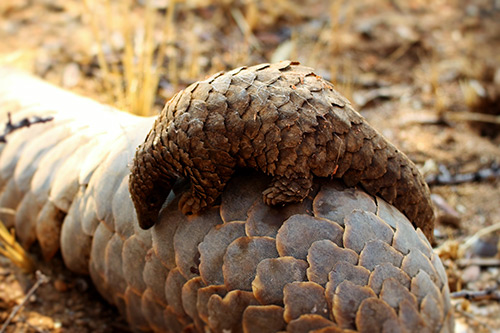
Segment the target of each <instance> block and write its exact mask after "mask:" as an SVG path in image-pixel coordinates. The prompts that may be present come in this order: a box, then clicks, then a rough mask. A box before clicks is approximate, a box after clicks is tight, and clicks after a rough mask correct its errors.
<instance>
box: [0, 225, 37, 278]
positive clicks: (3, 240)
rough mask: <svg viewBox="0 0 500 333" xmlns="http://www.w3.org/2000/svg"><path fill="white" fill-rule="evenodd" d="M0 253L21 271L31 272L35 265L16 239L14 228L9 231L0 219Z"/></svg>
mask: <svg viewBox="0 0 500 333" xmlns="http://www.w3.org/2000/svg"><path fill="white" fill-rule="evenodd" d="M0 255H3V256H4V257H6V258H8V259H9V260H10V261H11V262H12V263H13V264H14V265H16V266H17V267H19V268H20V269H21V270H22V271H23V272H26V273H29V272H33V270H34V268H35V265H34V263H33V261H32V260H31V258H30V256H29V254H28V253H27V252H26V251H25V250H24V249H23V247H22V246H21V245H20V244H19V243H18V242H17V241H16V236H15V233H14V229H12V230H11V231H10V232H9V230H7V228H6V227H5V225H4V224H3V222H1V221H0Z"/></svg>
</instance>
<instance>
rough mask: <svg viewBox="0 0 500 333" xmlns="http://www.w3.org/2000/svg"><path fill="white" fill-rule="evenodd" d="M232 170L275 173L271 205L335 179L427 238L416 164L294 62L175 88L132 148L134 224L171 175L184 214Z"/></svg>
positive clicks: (428, 210)
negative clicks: (389, 207) (387, 207)
mask: <svg viewBox="0 0 500 333" xmlns="http://www.w3.org/2000/svg"><path fill="white" fill-rule="evenodd" d="M236 167H250V168H255V169H258V170H261V171H263V172H264V173H266V174H268V175H271V176H273V179H272V181H271V184H269V187H268V188H267V189H266V190H264V191H263V200H264V201H265V202H266V203H267V204H269V205H282V204H286V203H293V202H299V201H302V200H303V199H304V198H305V197H306V196H307V195H308V193H309V191H310V190H311V186H312V184H313V177H314V176H316V177H336V178H342V180H343V181H344V183H345V184H346V185H347V186H361V187H363V188H364V189H365V190H366V191H367V192H369V193H370V194H372V195H378V196H380V197H382V198H384V199H385V200H386V201H387V202H389V203H391V204H393V205H394V206H396V207H397V208H398V209H399V210H401V211H402V212H403V213H404V214H405V215H406V216H407V217H408V218H409V219H410V220H411V221H412V222H413V224H414V226H415V227H420V228H421V229H422V230H423V232H424V233H425V234H426V236H427V237H429V238H432V230H433V223H434V221H433V217H434V214H433V209H432V204H431V201H430V197H429V189H428V187H427V185H426V183H425V182H424V180H423V178H422V176H421V175H420V174H419V172H418V171H417V168H416V167H415V165H414V164H413V163H412V162H411V161H410V160H409V159H408V157H407V156H406V155H404V154H403V153H402V152H400V151H398V149H396V148H395V147H394V146H393V145H392V144H390V143H389V142H387V140H386V139H384V137H383V136H382V135H381V134H379V133H378V132H377V131H376V130H375V129H373V128H372V127H370V125H369V124H368V123H367V122H366V120H365V119H364V118H363V117H362V116H361V115H360V114H359V113H358V112H356V111H355V110H354V109H353V108H352V106H351V104H350V103H349V101H347V100H346V99H345V98H344V97H343V96H341V95H340V94H339V93H338V92H337V91H335V90H334V87H333V85H332V84H331V83H329V82H327V81H325V80H324V79H322V78H321V77H319V76H318V75H316V74H314V72H313V70H312V69H311V68H308V67H304V66H300V65H299V64H298V63H296V62H290V61H287V62H280V63H277V64H261V65H257V66H253V67H241V68H237V69H234V70H232V71H230V72H227V73H219V74H216V75H214V76H212V77H210V78H208V79H206V80H204V81H200V82H196V83H194V84H192V85H190V86H189V87H187V88H186V89H184V90H183V91H180V92H179V93H178V94H177V95H175V97H173V98H172V99H171V100H170V101H169V102H168V103H167V104H166V106H165V108H164V109H163V111H162V112H161V114H160V116H159V117H158V118H157V120H156V121H155V124H154V127H153V129H152V130H151V131H150V132H149V134H148V135H147V137H146V140H145V142H144V143H143V144H142V145H141V146H139V148H138V149H137V152H136V155H135V159H134V163H133V166H132V174H131V176H130V193H131V195H132V200H133V202H134V205H135V208H136V211H137V217H138V220H139V224H140V226H141V227H142V228H144V229H147V228H150V227H151V226H153V225H154V224H155V222H156V221H157V218H158V214H159V211H160V209H161V207H162V205H163V203H164V201H165V199H166V196H167V195H168V193H169V192H170V189H171V188H172V186H173V184H174V182H175V181H176V180H177V179H178V178H180V177H185V178H187V179H189V180H190V182H191V190H190V191H187V192H186V193H185V194H184V195H183V197H182V198H181V200H180V202H179V206H180V208H181V210H182V212H183V213H185V214H188V213H193V214H194V213H197V212H199V211H201V210H204V209H206V208H208V207H210V206H211V205H212V204H213V203H214V201H215V200H216V199H217V198H218V197H219V195H220V194H221V192H222V191H223V189H224V187H225V185H226V183H227V182H228V181H229V179H230V178H231V176H232V175H233V173H234V171H235V168H236Z"/></svg>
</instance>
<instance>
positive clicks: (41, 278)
mask: <svg viewBox="0 0 500 333" xmlns="http://www.w3.org/2000/svg"><path fill="white" fill-rule="evenodd" d="M47 282H49V278H48V277H47V276H46V275H44V274H43V273H42V272H40V271H36V282H35V284H34V285H33V287H31V289H30V290H29V291H28V293H27V294H26V296H24V299H23V301H22V302H21V304H19V305H16V306H15V307H14V309H13V310H12V312H11V313H10V315H9V317H8V318H7V320H6V321H5V323H4V324H3V326H2V328H0V333H4V332H5V330H6V329H7V326H9V324H10V322H11V321H12V319H14V317H15V316H16V315H17V313H18V312H19V311H20V310H21V308H22V307H23V306H24V304H26V302H27V301H28V299H29V298H30V297H31V295H33V294H34V293H35V291H36V290H37V289H38V287H40V286H41V285H42V284H45V283H47Z"/></svg>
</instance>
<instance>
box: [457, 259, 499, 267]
mask: <svg viewBox="0 0 500 333" xmlns="http://www.w3.org/2000/svg"><path fill="white" fill-rule="evenodd" d="M457 265H458V266H460V267H467V266H472V265H475V266H482V267H494V266H500V259H497V258H465V259H458V260H457Z"/></svg>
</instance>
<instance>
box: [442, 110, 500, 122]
mask: <svg viewBox="0 0 500 333" xmlns="http://www.w3.org/2000/svg"><path fill="white" fill-rule="evenodd" d="M446 118H447V119H449V120H455V121H478V122H482V123H491V124H499V125H500V116H495V115H492V114H486V113H478V112H467V111H465V112H447V113H446Z"/></svg>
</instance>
